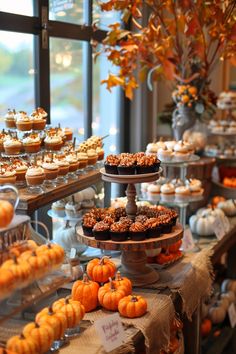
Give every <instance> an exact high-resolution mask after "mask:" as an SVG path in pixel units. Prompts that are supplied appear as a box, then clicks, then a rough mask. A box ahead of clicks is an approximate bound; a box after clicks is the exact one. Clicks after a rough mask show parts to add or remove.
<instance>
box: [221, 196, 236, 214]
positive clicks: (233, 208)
mask: <svg viewBox="0 0 236 354" xmlns="http://www.w3.org/2000/svg"><path fill="white" fill-rule="evenodd" d="M217 207H218V208H220V209H221V210H223V212H224V213H225V215H227V216H234V215H236V201H235V200H234V199H229V200H226V201H222V202H219V203H218V205H217Z"/></svg>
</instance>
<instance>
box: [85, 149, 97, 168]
mask: <svg viewBox="0 0 236 354" xmlns="http://www.w3.org/2000/svg"><path fill="white" fill-rule="evenodd" d="M87 155H88V165H89V166H90V165H95V164H96V162H97V160H98V155H97V153H96V150H94V149H89V150H87Z"/></svg>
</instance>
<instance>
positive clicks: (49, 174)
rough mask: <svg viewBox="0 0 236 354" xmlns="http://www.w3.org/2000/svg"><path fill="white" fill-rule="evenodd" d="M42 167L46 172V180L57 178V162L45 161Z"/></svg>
mask: <svg viewBox="0 0 236 354" xmlns="http://www.w3.org/2000/svg"><path fill="white" fill-rule="evenodd" d="M42 168H43V170H44V174H45V180H46V181H47V180H53V179H55V178H57V176H58V172H59V168H58V166H57V164H56V163H55V162H43V163H42Z"/></svg>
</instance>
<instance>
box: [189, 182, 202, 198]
mask: <svg viewBox="0 0 236 354" xmlns="http://www.w3.org/2000/svg"><path fill="white" fill-rule="evenodd" d="M187 186H188V188H189V189H190V192H191V195H192V196H201V195H202V194H203V188H202V182H201V181H200V180H199V179H196V178H193V179H190V180H189V181H187Z"/></svg>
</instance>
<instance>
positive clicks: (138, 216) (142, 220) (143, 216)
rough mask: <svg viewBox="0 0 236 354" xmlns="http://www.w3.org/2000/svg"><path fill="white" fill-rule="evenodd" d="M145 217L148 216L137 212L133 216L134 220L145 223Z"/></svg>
mask: <svg viewBox="0 0 236 354" xmlns="http://www.w3.org/2000/svg"><path fill="white" fill-rule="evenodd" d="M147 219H148V217H147V216H146V215H142V214H139V215H137V216H136V217H135V222H141V223H142V224H145V222H146V221H147Z"/></svg>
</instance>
